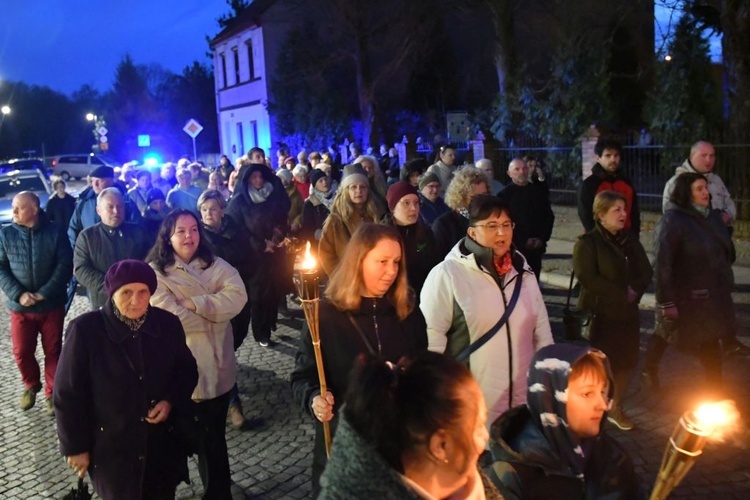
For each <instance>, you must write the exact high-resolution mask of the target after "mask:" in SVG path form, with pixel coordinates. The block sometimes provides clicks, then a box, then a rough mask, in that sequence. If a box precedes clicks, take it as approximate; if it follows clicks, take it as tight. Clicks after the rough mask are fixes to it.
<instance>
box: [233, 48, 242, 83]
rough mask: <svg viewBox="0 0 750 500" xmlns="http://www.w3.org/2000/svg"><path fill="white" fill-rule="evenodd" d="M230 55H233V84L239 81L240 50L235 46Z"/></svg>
mask: <svg viewBox="0 0 750 500" xmlns="http://www.w3.org/2000/svg"><path fill="white" fill-rule="evenodd" d="M232 55H233V56H234V84H235V85H237V84H238V83H240V52H239V51H238V50H237V47H235V48H233V49H232Z"/></svg>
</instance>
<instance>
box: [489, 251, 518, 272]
mask: <svg viewBox="0 0 750 500" xmlns="http://www.w3.org/2000/svg"><path fill="white" fill-rule="evenodd" d="M492 264H493V265H494V266H495V271H497V274H499V275H500V276H502V275H503V274H508V273H509V272H510V270H511V269H513V259H511V257H510V252H506V253H505V255H503V256H502V257H499V258H498V257H494V256H493V257H492Z"/></svg>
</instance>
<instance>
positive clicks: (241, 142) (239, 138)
mask: <svg viewBox="0 0 750 500" xmlns="http://www.w3.org/2000/svg"><path fill="white" fill-rule="evenodd" d="M237 144H238V145H239V147H238V151H237V154H238V155H239V156H242V155H244V154H245V138H244V136H243V133H242V122H238V123H237Z"/></svg>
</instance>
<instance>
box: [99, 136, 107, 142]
mask: <svg viewBox="0 0 750 500" xmlns="http://www.w3.org/2000/svg"><path fill="white" fill-rule="evenodd" d="M99 142H101V143H102V144H104V143H106V142H107V136H106V135H100V136H99Z"/></svg>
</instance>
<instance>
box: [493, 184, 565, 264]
mask: <svg viewBox="0 0 750 500" xmlns="http://www.w3.org/2000/svg"><path fill="white" fill-rule="evenodd" d="M497 196H498V198H500V199H501V200H504V201H505V202H506V203H507V204H508V206H509V207H510V213H511V217H512V219H513V222H515V224H516V227H515V229H513V243H515V245H516V248H517V249H518V250H519V251H520V252H521V253H524V252H525V251H526V242H527V240H528V239H529V238H539V239H540V240H542V241H543V242H544V243H545V244H546V243H547V242H548V241H549V239H550V238H551V237H552V227H553V226H554V224H555V214H554V213H552V207H551V206H550V204H549V197H548V196H547V195H546V193H545V191H544V190H543V189H542V188H541V187H539V186H538V185H536V184H531V183H529V184H526V185H525V186H519V185H517V184H513V183H510V184H508V185H507V186H505V188H503V190H502V191H500V194H498V195H497Z"/></svg>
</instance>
